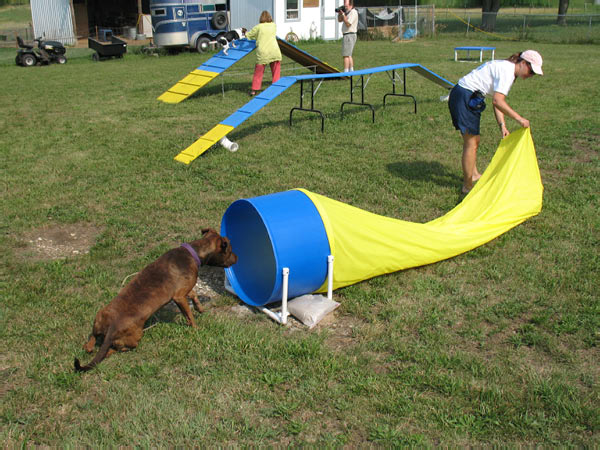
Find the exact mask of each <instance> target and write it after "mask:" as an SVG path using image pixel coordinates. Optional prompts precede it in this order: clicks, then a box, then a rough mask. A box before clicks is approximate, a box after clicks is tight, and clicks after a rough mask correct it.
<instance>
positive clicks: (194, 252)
mask: <svg viewBox="0 0 600 450" xmlns="http://www.w3.org/2000/svg"><path fill="white" fill-rule="evenodd" d="M181 247H183V248H185V249H186V250H187V251H188V252H190V255H192V257H193V258H194V261H196V263H197V264H198V267H200V266H201V265H202V261H201V260H200V257H199V256H198V253H196V250H194V248H193V247H192V246H191V245H190V244H188V243H187V242H184V243H183V244H181Z"/></svg>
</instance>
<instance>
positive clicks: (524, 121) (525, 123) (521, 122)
mask: <svg viewBox="0 0 600 450" xmlns="http://www.w3.org/2000/svg"><path fill="white" fill-rule="evenodd" d="M517 122H519V125H521V126H522V127H523V128H529V120H527V119H525V118H523V117H521V118H520V119H519V120H517Z"/></svg>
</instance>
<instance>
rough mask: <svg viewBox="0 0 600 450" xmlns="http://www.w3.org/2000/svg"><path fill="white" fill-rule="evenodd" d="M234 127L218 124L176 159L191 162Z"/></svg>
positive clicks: (186, 162) (185, 162)
mask: <svg viewBox="0 0 600 450" xmlns="http://www.w3.org/2000/svg"><path fill="white" fill-rule="evenodd" d="M231 130H233V127H232V126H230V125H223V124H218V125H217V126H215V127H214V128H213V129H212V130H210V131H209V132H208V133H206V134H205V135H203V136H201V137H200V138H199V139H198V140H197V141H196V142H194V143H193V144H192V145H190V146H189V147H188V148H186V149H185V150H183V151H182V152H181V153H179V154H178V155H177V156H176V157H175V160H176V161H179V162H182V163H184V164H189V163H191V162H192V161H193V160H195V159H196V158H197V157H198V156H200V155H201V154H202V153H204V152H205V151H206V150H208V149H209V148H210V147H212V146H213V145H215V144H216V143H217V142H218V141H220V140H221V139H222V138H223V137H225V136H226V135H227V134H228V133H229V132H230V131H231Z"/></svg>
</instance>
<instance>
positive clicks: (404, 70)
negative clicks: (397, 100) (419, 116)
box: [383, 69, 417, 114]
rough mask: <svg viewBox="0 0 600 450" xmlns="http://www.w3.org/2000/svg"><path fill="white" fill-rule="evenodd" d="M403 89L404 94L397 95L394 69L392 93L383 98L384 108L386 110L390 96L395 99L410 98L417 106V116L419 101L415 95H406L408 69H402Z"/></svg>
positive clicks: (393, 71) (394, 71)
mask: <svg viewBox="0 0 600 450" xmlns="http://www.w3.org/2000/svg"><path fill="white" fill-rule="evenodd" d="M402 87H403V93H402V94H397V93H396V69H393V70H392V92H389V93H387V94H385V95H384V96H383V107H384V108H385V100H386V98H387V96H388V95H389V96H393V97H409V98H412V100H413V103H414V104H415V114H416V113H417V99H416V98H415V97H414V96H413V95H408V94H407V93H406V69H402Z"/></svg>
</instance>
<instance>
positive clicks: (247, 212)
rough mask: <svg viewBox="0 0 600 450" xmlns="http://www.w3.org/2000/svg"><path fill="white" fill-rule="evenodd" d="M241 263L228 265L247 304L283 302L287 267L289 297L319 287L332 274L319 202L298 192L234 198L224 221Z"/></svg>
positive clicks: (228, 273) (223, 230)
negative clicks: (328, 271)
mask: <svg viewBox="0 0 600 450" xmlns="http://www.w3.org/2000/svg"><path fill="white" fill-rule="evenodd" d="M221 234H222V235H223V236H227V237H228V238H229V240H230V241H231V247H232V249H233V251H234V252H235V254H236V255H237V256H238V262H237V263H236V264H234V265H233V266H231V267H228V268H227V269H225V274H226V276H227V279H228V280H229V283H230V284H231V286H232V287H233V289H234V291H235V293H236V294H237V295H238V297H240V298H241V299H242V300H243V301H244V302H245V303H247V304H249V305H252V306H263V305H266V304H269V303H273V302H277V301H279V300H281V295H282V287H283V283H282V275H281V274H282V269H283V268H284V267H287V268H289V269H290V274H289V280H288V297H289V298H294V297H297V296H299V295H303V294H308V293H311V292H314V291H315V290H317V289H318V288H319V287H321V285H322V284H323V283H324V282H325V279H326V277H327V256H328V255H329V254H330V249H329V240H328V239H327V233H326V232H325V227H324V226H323V221H322V220H321V216H320V215H319V212H318V211H317V208H316V207H315V205H314V204H313V202H312V201H311V200H310V199H309V198H308V196H306V195H305V194H304V193H303V192H301V191H297V190H291V191H285V192H278V193H275V194H268V195H263V196H260V197H254V198H250V199H241V200H237V201H235V202H233V203H232V204H231V205H230V206H229V208H227V211H225V214H224V215H223V220H222V222H221Z"/></svg>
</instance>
